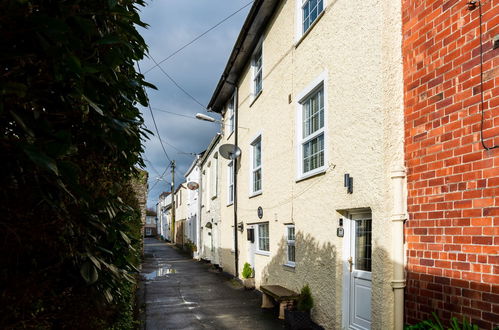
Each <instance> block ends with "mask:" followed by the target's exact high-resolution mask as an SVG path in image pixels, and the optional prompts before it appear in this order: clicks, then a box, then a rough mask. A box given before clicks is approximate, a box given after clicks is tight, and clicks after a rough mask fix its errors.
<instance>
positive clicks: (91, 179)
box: [0, 0, 150, 329]
mask: <svg viewBox="0 0 499 330" xmlns="http://www.w3.org/2000/svg"><path fill="white" fill-rule="evenodd" d="M142 5H144V1H143V0H120V1H116V0H109V1H97V0H89V1H55V0H48V1H39V0H24V1H18V0H5V1H1V2H0V11H1V12H3V13H8V15H2V17H1V26H2V27H3V29H2V38H1V41H0V43H1V44H2V46H1V48H2V61H1V62H0V63H1V64H0V71H1V72H2V74H1V75H0V130H1V132H2V136H1V137H0V139H1V140H0V152H1V154H2V157H3V158H4V159H5V160H6V161H4V162H2V175H1V176H0V186H1V187H2V189H1V190H0V214H2V221H1V222H0V227H1V230H0V241H1V242H2V244H1V245H0V265H2V267H1V270H0V292H2V294H1V295H0V328H30V327H36V328H75V329H78V328H82V327H84V328H106V327H112V326H113V325H112V323H113V322H115V321H117V319H118V318H119V315H120V309H121V308H122V304H127V306H129V303H128V298H126V297H128V296H129V291H130V288H131V287H133V285H134V282H135V280H134V277H133V275H132V274H133V273H134V272H135V271H136V266H137V264H138V262H139V258H140V246H141V243H140V242H141V235H140V215H139V202H138V201H137V198H136V193H135V192H134V190H133V189H132V187H131V181H132V180H133V178H134V177H136V178H137V180H141V179H143V174H141V173H139V172H137V170H136V169H135V168H134V166H136V165H138V166H143V165H144V164H143V161H142V159H141V156H140V154H141V152H142V151H143V147H142V140H143V139H144V138H146V136H147V135H148V134H149V133H148V131H147V130H145V129H144V127H143V119H142V117H141V114H140V111H139V109H138V108H137V104H138V103H140V104H142V105H147V99H146V95H145V93H144V90H143V86H150V85H149V84H148V83H146V82H145V81H144V80H143V76H142V75H140V74H138V73H137V72H136V71H135V67H134V63H135V61H138V60H140V59H141V58H143V56H144V54H145V52H146V50H147V47H146V45H145V43H144V40H143V39H142V37H141V36H140V35H139V33H138V32H137V31H136V29H135V26H136V25H140V26H146V25H145V24H144V23H143V22H141V20H140V17H139V15H138V8H137V7H138V6H142ZM7 27H8V28H7ZM140 176H142V178H140ZM127 295H128V296H127Z"/></svg>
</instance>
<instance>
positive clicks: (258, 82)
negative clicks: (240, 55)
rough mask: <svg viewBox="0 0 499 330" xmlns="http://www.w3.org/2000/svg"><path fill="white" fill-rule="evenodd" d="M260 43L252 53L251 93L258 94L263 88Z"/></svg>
mask: <svg viewBox="0 0 499 330" xmlns="http://www.w3.org/2000/svg"><path fill="white" fill-rule="evenodd" d="M262 65H263V63H262V45H261V44H260V45H259V46H258V48H257V50H256V51H255V53H254V54H253V58H252V66H253V95H254V96H256V95H258V94H259V93H260V92H261V91H262V88H263V75H262Z"/></svg>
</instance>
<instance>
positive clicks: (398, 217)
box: [390, 214, 407, 222]
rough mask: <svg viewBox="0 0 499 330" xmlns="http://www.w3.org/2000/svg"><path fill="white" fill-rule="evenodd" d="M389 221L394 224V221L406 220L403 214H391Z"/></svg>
mask: <svg viewBox="0 0 499 330" xmlns="http://www.w3.org/2000/svg"><path fill="white" fill-rule="evenodd" d="M390 220H391V221H393V222H395V221H402V222H404V221H406V220H407V216H406V215H405V214H392V216H391V217H390Z"/></svg>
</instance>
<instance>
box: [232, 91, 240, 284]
mask: <svg viewBox="0 0 499 330" xmlns="http://www.w3.org/2000/svg"><path fill="white" fill-rule="evenodd" d="M238 93H239V89H238V88H237V86H236V87H235V89H234V109H235V114H234V117H235V121H236V122H235V123H234V126H235V127H234V130H235V132H234V135H235V136H234V144H235V146H236V148H235V149H237V148H238V146H237V135H238V121H239V119H238V118H239V115H238V112H239V96H238ZM232 165H233V166H234V172H233V173H234V263H235V270H236V272H235V274H236V278H238V277H239V249H238V242H237V157H234V160H233V163H232Z"/></svg>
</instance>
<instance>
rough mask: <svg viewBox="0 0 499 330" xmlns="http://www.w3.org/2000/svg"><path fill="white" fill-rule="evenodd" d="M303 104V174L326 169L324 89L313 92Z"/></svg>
mask: <svg viewBox="0 0 499 330" xmlns="http://www.w3.org/2000/svg"><path fill="white" fill-rule="evenodd" d="M300 104H301V108H302V109H301V110H302V111H301V116H302V142H301V174H307V173H310V172H314V170H320V169H321V168H323V167H324V88H323V87H322V86H321V87H320V88H319V89H318V90H316V91H314V92H312V93H311V94H310V95H309V96H308V97H307V98H306V99H304V100H303V101H302V102H300Z"/></svg>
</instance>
